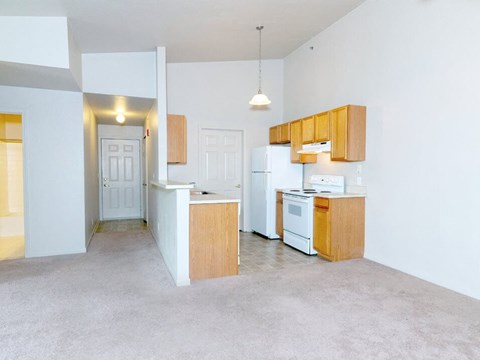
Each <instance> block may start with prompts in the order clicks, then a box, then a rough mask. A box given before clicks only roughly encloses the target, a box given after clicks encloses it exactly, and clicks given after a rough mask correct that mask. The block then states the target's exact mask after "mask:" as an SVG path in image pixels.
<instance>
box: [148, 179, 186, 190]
mask: <svg viewBox="0 0 480 360" xmlns="http://www.w3.org/2000/svg"><path fill="white" fill-rule="evenodd" d="M150 184H151V185H153V186H157V187H159V188H161V189H166V190H175V189H193V186H194V185H193V184H187V183H183V182H180V181H174V180H158V181H153V180H151V181H150Z"/></svg>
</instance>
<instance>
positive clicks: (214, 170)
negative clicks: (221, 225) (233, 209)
mask: <svg viewBox="0 0 480 360" xmlns="http://www.w3.org/2000/svg"><path fill="white" fill-rule="evenodd" d="M242 155H243V133H242V131H240V130H216V129H201V130H200V154H199V158H200V164H199V172H200V174H199V175H200V178H199V184H198V187H199V188H201V189H203V190H207V191H212V192H216V193H218V194H223V195H226V196H229V197H232V198H235V199H240V200H241V199H242V195H243V191H242V189H243V171H242V170H243V156H242ZM240 209H243V206H240ZM242 220H243V210H241V212H240V228H242V227H243V221H242Z"/></svg>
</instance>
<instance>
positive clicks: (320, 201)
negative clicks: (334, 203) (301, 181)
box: [313, 197, 329, 209]
mask: <svg viewBox="0 0 480 360" xmlns="http://www.w3.org/2000/svg"><path fill="white" fill-rule="evenodd" d="M328 202H329V201H328V199H325V198H319V197H316V198H315V200H314V202H313V205H314V206H316V207H321V208H325V209H328Z"/></svg>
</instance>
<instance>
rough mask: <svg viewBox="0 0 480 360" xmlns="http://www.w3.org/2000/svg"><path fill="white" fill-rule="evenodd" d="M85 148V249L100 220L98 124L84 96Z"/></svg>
mask: <svg viewBox="0 0 480 360" xmlns="http://www.w3.org/2000/svg"><path fill="white" fill-rule="evenodd" d="M83 144H84V145H83V146H84V149H85V152H84V162H85V165H84V169H85V172H84V178H85V247H88V244H89V242H90V240H91V238H92V236H93V234H94V231H95V229H96V227H97V224H98V221H99V219H100V214H99V207H98V204H99V194H98V188H99V185H98V184H99V177H98V146H97V144H98V139H97V122H96V120H95V115H94V114H93V111H92V109H91V108H90V106H89V104H88V101H87V98H86V96H85V95H84V96H83Z"/></svg>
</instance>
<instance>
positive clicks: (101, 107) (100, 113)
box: [85, 93, 154, 126]
mask: <svg viewBox="0 0 480 360" xmlns="http://www.w3.org/2000/svg"><path fill="white" fill-rule="evenodd" d="M85 96H86V97H87V101H88V104H89V105H90V107H91V108H92V110H93V112H94V114H95V118H96V119H97V123H98V124H106V125H118V123H117V122H116V121H115V117H116V116H117V113H118V112H122V113H123V114H124V115H125V123H124V124H123V125H129V126H143V123H144V120H145V118H146V117H147V115H148V113H149V112H150V109H151V108H152V105H153V102H154V99H146V98H137V97H132V96H128V97H126V96H116V95H103V94H92V93H85Z"/></svg>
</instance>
